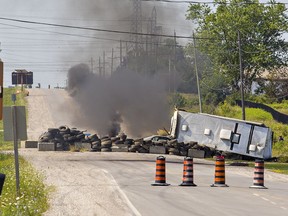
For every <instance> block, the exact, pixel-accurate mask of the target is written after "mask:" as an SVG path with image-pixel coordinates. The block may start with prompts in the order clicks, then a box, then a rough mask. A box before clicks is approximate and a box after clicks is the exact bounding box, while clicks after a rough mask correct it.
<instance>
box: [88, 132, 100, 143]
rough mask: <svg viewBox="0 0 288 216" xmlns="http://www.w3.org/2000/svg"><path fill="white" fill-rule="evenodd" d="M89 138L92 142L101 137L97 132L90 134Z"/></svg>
mask: <svg viewBox="0 0 288 216" xmlns="http://www.w3.org/2000/svg"><path fill="white" fill-rule="evenodd" d="M88 139H89V140H91V142H94V141H96V140H98V139H99V137H98V136H97V134H92V135H90V136H88Z"/></svg>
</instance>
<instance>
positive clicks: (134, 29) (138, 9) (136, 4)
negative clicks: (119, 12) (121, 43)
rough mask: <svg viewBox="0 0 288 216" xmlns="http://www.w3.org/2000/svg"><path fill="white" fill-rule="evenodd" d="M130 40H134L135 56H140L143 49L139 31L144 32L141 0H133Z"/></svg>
mask: <svg viewBox="0 0 288 216" xmlns="http://www.w3.org/2000/svg"><path fill="white" fill-rule="evenodd" d="M130 31H131V33H136V34H131V35H130V40H131V42H132V47H133V52H134V54H135V56H140V50H141V49H142V36H141V35H138V34H137V33H142V3H141V0H133V14H132V23H131V30H130Z"/></svg>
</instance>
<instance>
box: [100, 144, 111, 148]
mask: <svg viewBox="0 0 288 216" xmlns="http://www.w3.org/2000/svg"><path fill="white" fill-rule="evenodd" d="M111 147H112V143H102V144H101V148H111Z"/></svg>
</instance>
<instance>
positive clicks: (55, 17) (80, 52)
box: [0, 0, 193, 88]
mask: <svg viewBox="0 0 288 216" xmlns="http://www.w3.org/2000/svg"><path fill="white" fill-rule="evenodd" d="M0 2H1V7H0V17H4V18H11V19H19V20H27V21H33V22H45V23H54V24H61V25H73V26H79V27H91V28H100V29H108V30H120V31H123V30H124V31H129V30H130V24H131V21H130V20H131V13H132V11H133V10H132V9H133V5H132V1H131V0H81V1H79V0H61V1H60V0H25V1H23V0H0ZM154 6H155V7H156V10H157V25H159V26H162V28H163V33H165V34H170V35H173V34H174V30H175V32H176V34H177V35H183V36H191V34H192V31H193V23H192V22H191V21H187V20H186V19H185V14H186V11H187V8H188V4H185V3H183V4H182V3H181V4H172V3H163V2H162V3H161V2H143V3H142V10H143V12H142V16H143V18H142V19H147V17H149V16H150V14H151V12H152V8H153V7H154ZM145 22H146V21H144V22H143V32H144V31H146V30H145V29H146V25H147V22H146V23H145ZM120 40H129V35H125V34H115V33H103V32H97V31H88V30H81V29H69V28H63V27H53V26H45V25H38V24H28V23H22V22H14V21H7V20H1V19H0V43H1V47H0V49H1V50H2V51H1V52H0V58H1V59H2V61H3V62H4V84H3V85H4V87H8V86H11V85H12V82H11V73H12V72H13V71H14V70H15V69H26V70H27V71H32V72H33V73H34V85H33V86H34V87H35V86H36V85H37V84H38V83H40V84H41V87H43V88H48V85H50V86H51V88H53V87H57V86H59V87H65V86H66V82H67V72H68V70H69V68H71V67H72V66H74V65H76V64H79V63H87V64H88V65H90V67H91V68H93V72H95V73H97V71H98V68H97V67H98V62H99V57H101V58H103V55H104V54H103V53H104V52H105V62H107V63H106V70H107V71H109V72H110V71H111V60H112V49H113V52H114V56H113V57H114V58H113V59H114V64H113V66H114V68H113V69H115V68H116V67H117V65H118V64H119V55H120V42H119V41H120ZM178 42H179V43H187V41H181V40H180V39H179V41H178Z"/></svg>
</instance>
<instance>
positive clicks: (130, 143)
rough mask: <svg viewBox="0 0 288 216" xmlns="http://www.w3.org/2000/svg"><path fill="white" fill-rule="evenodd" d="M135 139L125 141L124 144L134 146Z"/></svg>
mask: <svg viewBox="0 0 288 216" xmlns="http://www.w3.org/2000/svg"><path fill="white" fill-rule="evenodd" d="M133 142H134V141H133V139H126V140H125V141H124V144H126V145H132V144H133Z"/></svg>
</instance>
